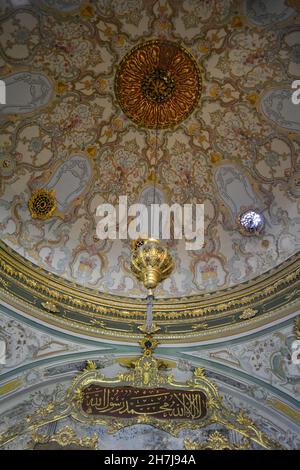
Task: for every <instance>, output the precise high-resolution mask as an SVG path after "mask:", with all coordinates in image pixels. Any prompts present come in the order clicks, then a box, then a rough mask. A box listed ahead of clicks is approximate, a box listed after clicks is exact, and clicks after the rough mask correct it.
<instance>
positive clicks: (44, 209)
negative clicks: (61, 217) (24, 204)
mask: <svg viewBox="0 0 300 470" xmlns="http://www.w3.org/2000/svg"><path fill="white" fill-rule="evenodd" d="M28 206H29V210H30V213H31V217H32V218H33V219H42V220H46V219H50V218H51V217H52V216H53V214H54V212H55V210H56V208H57V202H56V199H55V192H54V191H53V190H52V191H49V190H47V189H38V190H37V191H34V192H33V193H32V195H31V198H30V199H29V202H28Z"/></svg>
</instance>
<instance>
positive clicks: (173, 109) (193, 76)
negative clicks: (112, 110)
mask: <svg viewBox="0 0 300 470" xmlns="http://www.w3.org/2000/svg"><path fill="white" fill-rule="evenodd" d="M115 92H116V96H117V99H118V101H119V104H120V106H121V108H122V110H123V111H124V113H125V114H126V115H127V116H128V117H129V118H130V119H132V121H134V122H135V123H136V124H138V125H140V126H143V127H150V128H151V127H154V128H166V127H170V126H173V125H175V124H179V123H180V122H181V121H183V120H184V119H186V118H187V117H188V116H189V115H190V114H191V113H192V112H193V110H194V108H195V106H196V104H197V102H198V100H199V97H200V94H201V75H200V70H199V67H198V65H197V62H196V60H195V59H194V57H193V56H192V55H191V54H190V53H189V52H188V51H187V50H186V49H185V48H183V47H182V46H181V45H179V44H177V43H174V42H170V41H166V40H153V41H148V42H145V43H143V44H141V45H139V46H137V47H135V48H133V49H132V50H131V51H129V53H128V54H127V55H126V56H125V57H124V58H123V60H122V61H121V63H120V65H119V68H118V72H117V74H116V79H115Z"/></svg>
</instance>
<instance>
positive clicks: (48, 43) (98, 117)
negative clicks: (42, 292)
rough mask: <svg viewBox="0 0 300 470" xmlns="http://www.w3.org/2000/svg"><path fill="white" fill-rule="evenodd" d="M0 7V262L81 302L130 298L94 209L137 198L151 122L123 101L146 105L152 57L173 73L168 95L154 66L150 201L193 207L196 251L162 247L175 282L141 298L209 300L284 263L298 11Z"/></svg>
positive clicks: (130, 5) (123, 253) (119, 257)
mask: <svg viewBox="0 0 300 470" xmlns="http://www.w3.org/2000/svg"><path fill="white" fill-rule="evenodd" d="M14 3H15V2H12V1H2V2H1V7H0V8H1V30H0V46H1V56H0V67H1V69H0V70H1V76H2V78H3V79H4V81H5V83H6V88H7V105H6V106H1V108H0V113H1V149H0V152H1V153H0V173H1V179H0V235H1V239H2V241H3V242H4V243H5V244H7V245H8V246H9V247H10V248H11V249H12V250H14V252H17V253H18V254H19V255H20V256H21V257H23V258H26V259H27V260H29V261H30V262H32V263H33V264H35V265H37V266H39V267H41V268H43V269H45V270H46V271H48V272H49V273H52V274H56V275H58V276H60V277H62V278H65V279H67V280H69V281H72V282H73V283H76V284H79V285H81V286H84V287H87V288H91V289H93V290H95V291H96V292H101V293H104V294H105V293H110V294H116V295H118V296H120V295H121V296H126V297H136V298H140V297H144V296H145V292H144V291H143V290H142V287H141V286H140V285H139V284H138V282H137V281H136V280H135V278H134V277H133V276H132V274H131V272H130V243H129V241H126V240H122V241H119V240H116V241H110V240H105V241H100V240H98V239H97V237H96V221H95V212H96V208H97V206H98V205H99V204H100V203H102V202H108V203H112V204H117V203H118V198H119V196H121V195H127V196H128V202H129V203H135V202H147V201H149V198H150V197H151V194H152V191H153V174H154V171H155V159H156V155H155V144H156V138H155V137H156V130H155V129H153V127H154V128H155V127H156V125H155V124H156V122H155V118H153V116H151V109H150V108H149V109H146V108H145V106H141V107H140V108H139V106H138V101H137V100H139V99H140V100H141V99H143V97H142V98H141V97H139V93H141V86H143V87H144V91H145V90H146V92H145V93H148V95H149V93H150V95H151V93H152V95H151V96H152V98H153V96H154V95H153V93H154V91H155V90H154V91H153V89H151V83H152V81H153V80H152V79H153V78H155V79H157V76H155V77H154V76H152V75H151V73H152V72H151V70H152V69H151V67H150V69H149V62H148V68H147V60H148V59H149V57H150V56H151V54H152V53H153V47H156V48H158V55H159V57H158V59H157V60H158V61H162V62H163V61H164V59H166V57H167V54H166V52H165V50H164V49H163V47H162V46H161V45H166V44H167V46H166V47H169V49H170V50H171V51H173V52H174V50H175V51H177V52H178V51H180V53H181V55H182V57H183V59H182V60H186V64H187V65H186V68H184V67H183V68H180V67H179V69H178V70H177V72H176V70H175V68H174V70H173V74H175V79H176V73H178V74H179V75H180V74H182V76H181V77H180V79H178V77H177V81H178V80H179V81H180V80H181V82H180V83H181V86H182V93H180V90H179V88H177V91H176V93H178V96H175V95H172V93H173V92H172V80H173V79H172V78H168V77H169V76H168V75H164V72H163V71H164V70H165V69H164V66H163V65H161V66H160V68H158V69H157V70H159V72H157V73H158V74H161V75H159V77H158V78H159V79H160V80H165V82H166V83H167V85H166V90H167V91H166V93H170V96H171V95H172V96H173V101H174V106H173V107H172V108H171V107H170V109H169V108H167V106H166V107H165V114H164V116H162V117H161V119H162V121H161V122H159V126H158V127H159V128H160V129H159V131H158V133H157V134H158V144H159V145H158V148H159V151H158V155H157V159H158V163H157V194H158V199H159V201H161V202H162V201H165V202H169V203H174V202H178V203H180V204H184V203H192V202H193V203H204V205H205V245H204V247H203V249H201V250H199V251H189V252H188V251H186V250H185V249H184V243H182V242H170V244H169V245H170V250H171V253H172V255H173V257H174V259H175V262H176V269H175V270H174V273H173V274H172V276H171V277H170V278H169V279H168V280H166V281H164V283H163V284H162V285H161V286H160V287H159V288H158V289H157V297H159V298H165V297H181V296H194V295H199V294H203V293H208V292H212V291H218V290H221V291H223V289H227V288H229V287H233V286H237V285H240V284H241V283H243V282H245V281H249V280H252V279H254V278H256V277H257V276H260V275H263V274H264V273H266V272H267V271H269V270H270V269H273V268H275V267H276V266H279V265H281V263H282V262H284V261H285V260H287V259H288V258H289V257H291V256H292V255H295V254H296V253H297V252H298V251H299V247H300V231H299V221H300V204H299V201H300V200H299V197H300V186H299V185H300V106H299V107H297V106H296V105H293V103H292V102H291V93H292V90H291V83H292V81H293V80H295V79H296V78H297V77H298V78H299V76H300V52H299V51H300V19H299V18H300V8H299V5H298V2H296V1H284V0H278V1H276V2H273V1H272V2H271V1H267V0H263V1H261V2H256V1H241V2H238V1H230V0H215V1H196V0H187V1H182V2H178V1H175V0H169V1H167V0H166V1H163V0H162V1H154V0H127V1H117V2H110V1H107V0H98V1H90V2H87V1H80V0H70V1H68V2H66V1H59V0H57V1H56V0H52V1H49V0H42V1H38V2H37V1H32V2H30V1H25V0H24V1H22V2H18V3H19V8H13V5H14ZM149 41H154V42H152V43H151V42H150V45H149ZM146 44H148V46H146ZM151 44H152V46H151ZM151 47H152V48H151ZM147 48H148V49H147ZM140 51H142V52H143V53H144V56H143V57H144V59H145V62H144V63H143V61H142V60H141V56H140V57H139V56H137V54H138V53H139V52H140ZM124 58H125V59H126V60H125V59H124ZM152 58H153V57H152ZM149 60H150V59H149ZM151 60H152V59H151ZM134 62H135V63H134ZM159 63H160V62H159ZM126 67H127V71H126ZM174 67H175V66H174ZM143 70H145V77H146V78H145V79H144V78H143V77H144V75H143ZM182 70H183V71H184V72H185V73H186V77H185V76H184V73H183V72H182ZM130 71H132V75H131V76H130ZM146 72H147V73H146ZM126 73H127V75H126ZM147 74H148V75H147ZM116 77H117V78H116ZM126 77H128V78H126ZM130 80H131V81H130ZM132 80H133V82H134V81H136V82H138V81H139V80H140V82H141V83H140V85H139V84H138V83H137V84H135V85H133V84H132ZM145 80H146V81H145ZM189 80H190V81H191V82H190V84H189V87H188V91H187V92H186V91H185V84H188V83H189ZM179 81H178V83H179ZM149 84H150V85H149ZM149 86H150V89H149ZM145 87H146V88H145ZM130 90H131V92H132V94H130ZM149 90H150V91H149ZM178 90H179V91H178ZM185 92H186V94H185ZM189 93H190V94H189ZM150 95H149V96H150ZM149 96H148V97H149ZM151 96H150V97H151ZM172 96H171V99H172ZM181 97H183V98H182V102H181V101H180V99H181ZM167 99H170V97H169V95H168V96H167ZM152 101H153V100H152ZM153 106H155V100H154V101H153ZM168 113H169V115H168ZM128 116H130V117H128ZM41 188H43V189H48V190H54V191H55V197H56V201H57V207H56V208H55V212H54V213H53V214H52V215H51V217H50V218H49V219H47V220H40V219H36V218H33V217H32V213H31V212H30V209H29V206H28V202H29V200H30V198H31V197H32V194H33V193H34V191H36V190H38V189H41ZM246 209H255V210H258V211H259V212H261V213H262V214H263V216H264V219H265V227H264V230H263V231H262V233H261V234H260V235H259V236H254V237H249V236H248V237H247V236H244V235H243V234H242V233H240V231H239V230H238V222H237V221H238V217H239V215H240V214H241V213H242V212H243V211H244V210H246Z"/></svg>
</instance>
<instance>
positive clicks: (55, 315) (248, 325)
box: [0, 242, 300, 343]
mask: <svg viewBox="0 0 300 470" xmlns="http://www.w3.org/2000/svg"><path fill="white" fill-rule="evenodd" d="M299 261H300V253H298V254H297V255H294V256H293V257H291V258H290V259H289V260H288V261H285V262H284V263H282V264H281V265H280V267H279V268H280V269H279V268H277V269H276V268H274V269H273V270H272V271H270V272H268V273H266V274H265V275H264V276H260V277H259V278H258V279H257V280H256V282H255V283H254V282H253V281H252V282H250V281H249V282H248V283H245V284H246V286H245V285H240V286H239V290H237V289H234V288H232V289H231V290H230V289H227V290H226V291H224V292H223V293H222V296H221V295H220V292H217V293H216V296H215V297H213V296H212V295H211V294H209V295H206V296H202V299H201V298H200V296H197V298H195V297H193V298H187V297H183V298H178V299H173V298H172V299H160V300H159V301H156V302H155V305H154V321H155V322H156V324H157V325H158V326H159V327H160V331H159V333H158V339H160V340H162V341H163V342H164V343H170V342H171V343H176V342H177V343H178V342H179V343H190V342H196V341H203V340H207V339H209V340H210V339H217V338H222V339H224V337H228V336H232V335H233V334H240V333H245V332H248V331H251V330H253V329H256V328H258V327H261V326H265V325H266V326H267V325H268V324H270V323H273V322H274V321H277V320H280V319H283V318H285V317H287V316H288V315H290V314H291V313H293V312H294V311H295V308H299V307H300V299H299V298H298V297H297V292H298V290H300V263H299ZM0 291H1V299H2V300H3V302H6V303H7V304H8V305H11V306H13V307H15V308H18V309H19V311H20V312H22V313H25V314H27V315H29V316H31V317H35V318H37V319H39V320H42V321H44V322H46V323H50V324H52V325H55V326H59V327H60V328H63V329H65V330H71V331H74V332H77V333H78V332H79V333H83V334H85V335H88V336H94V337H99V338H106V339H110V340H114V341H125V342H131V343H132V342H136V341H137V340H138V339H139V338H140V337H141V332H140V330H139V326H141V325H142V324H143V323H144V321H145V311H146V303H145V300H143V299H129V298H127V297H124V298H122V297H115V296H114V295H112V294H103V295H102V294H97V293H95V292H93V291H91V290H90V289H87V288H86V289H85V288H83V287H79V286H76V285H75V284H72V283H70V282H69V281H66V280H65V279H61V278H59V277H57V276H55V275H53V274H49V273H46V272H45V271H44V270H43V269H41V268H37V267H34V266H33V265H32V264H31V263H30V262H28V261H27V260H25V259H24V258H22V257H21V256H20V255H19V254H17V253H16V252H14V251H13V250H12V249H10V248H8V247H6V245H5V244H4V243H3V242H1V243H0ZM32 299H34V302H33V301H32ZM201 300H202V301H201Z"/></svg>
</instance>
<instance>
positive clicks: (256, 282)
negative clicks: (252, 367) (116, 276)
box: [0, 240, 300, 309]
mask: <svg viewBox="0 0 300 470" xmlns="http://www.w3.org/2000/svg"><path fill="white" fill-rule="evenodd" d="M3 262H4V263H9V264H11V265H12V266H14V267H15V268H17V269H19V270H20V272H22V273H24V274H26V273H27V274H28V275H30V276H32V277H33V278H34V279H36V280H37V281H41V282H44V283H45V285H48V286H49V287H50V286H51V287H53V288H61V291H66V292H67V293H69V294H74V295H75V294H76V295H77V296H78V297H82V299H88V298H90V299H92V298H93V299H95V300H101V301H102V300H103V301H104V302H105V301H108V302H111V303H109V304H108V305H114V304H117V303H121V304H122V305H123V306H126V305H127V304H129V305H131V306H134V307H138V308H143V305H144V302H145V298H146V297H147V292H146V290H145V297H144V298H143V297H141V298H139V297H129V296H126V295H116V294H111V293H107V292H101V291H97V290H96V289H92V288H90V287H85V286H83V285H81V284H77V283H74V282H71V281H70V280H68V279H66V278H63V277H61V276H59V275H57V274H54V273H52V272H49V271H47V270H46V269H44V268H42V267H40V266H38V265H36V264H34V263H32V262H31V261H29V260H27V259H26V258H24V257H23V256H22V255H20V254H19V253H17V252H16V251H15V250H13V249H12V248H10V247H9V246H8V245H7V244H6V243H5V242H3V241H2V240H0V263H1V264H0V273H1V271H2V269H3V266H2V263H3ZM294 266H295V268H296V270H297V266H300V251H298V252H297V253H296V254H294V255H292V256H290V257H289V258H288V259H286V260H285V261H283V262H282V263H280V264H278V265H277V266H275V267H274V268H272V269H270V270H268V271H266V272H265V273H263V274H260V275H259V276H256V277H255V278H253V279H250V280H248V281H244V282H242V283H240V284H236V285H234V286H232V287H226V288H224V289H217V290H215V291H209V292H207V293H205V294H198V295H190V296H179V297H163V298H156V299H155V305H157V307H158V308H160V307H162V308H163V306H172V308H173V309H178V302H182V303H183V304H184V305H185V306H187V307H194V304H195V303H196V304H197V307H199V306H202V305H210V304H213V303H215V302H218V301H220V300H222V301H224V296H226V297H227V298H228V299H232V298H234V297H236V296H240V295H250V294H252V293H253V292H255V293H258V291H259V289H261V288H263V287H265V286H267V285H272V284H273V283H274V282H275V281H277V280H278V279H283V278H284V276H285V274H286V273H287V272H290V271H291V268H292V269H293V267H294ZM299 271H300V268H299ZM73 291H74V292H73ZM179 308H180V307H179Z"/></svg>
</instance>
